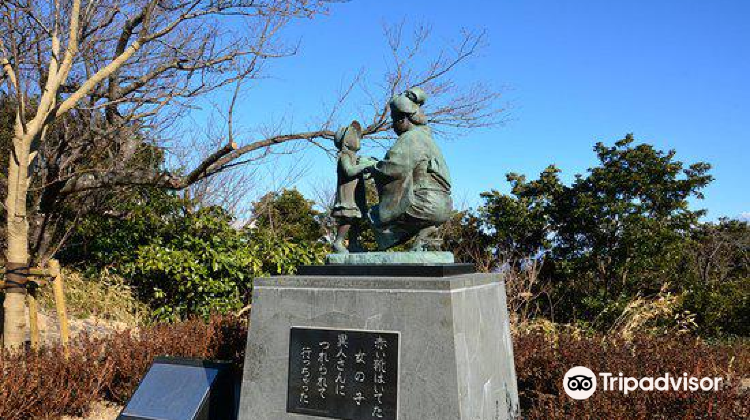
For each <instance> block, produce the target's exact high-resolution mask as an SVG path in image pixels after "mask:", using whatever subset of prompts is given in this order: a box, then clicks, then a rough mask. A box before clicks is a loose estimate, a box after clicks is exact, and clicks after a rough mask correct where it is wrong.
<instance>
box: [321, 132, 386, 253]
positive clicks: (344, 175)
mask: <svg viewBox="0 0 750 420" xmlns="http://www.w3.org/2000/svg"><path fill="white" fill-rule="evenodd" d="M361 138H362V127H361V126H360V124H359V122H357V121H353V122H352V123H351V124H350V125H349V126H347V127H341V128H340V129H339V130H338V131H337V132H336V135H335V137H334V144H335V145H336V148H337V149H338V150H339V152H338V165H337V169H336V172H337V175H338V178H337V182H336V203H335V204H334V205H333V211H332V212H331V216H332V217H333V218H334V219H336V221H337V222H338V229H337V231H336V239H335V240H334V241H333V250H334V252H336V253H338V254H346V253H348V252H349V250H352V251H355V250H358V249H359V243H358V237H359V225H360V222H361V220H362V219H363V218H364V217H365V215H366V214H367V200H366V198H365V171H366V170H367V169H368V168H370V167H371V166H374V165H375V164H376V163H377V160H375V159H372V158H368V157H362V158H360V157H359V156H357V152H358V151H359V149H360V139H361ZM352 226H354V229H353V230H352V232H351V235H349V249H347V247H345V246H344V238H346V236H347V233H349V230H350V229H351V228H352Z"/></svg>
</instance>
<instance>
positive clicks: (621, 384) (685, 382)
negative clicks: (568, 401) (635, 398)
mask: <svg viewBox="0 0 750 420" xmlns="http://www.w3.org/2000/svg"><path fill="white" fill-rule="evenodd" d="M598 376H599V377H600V379H601V383H602V390H604V391H616V392H622V393H624V394H625V395H628V393H629V392H632V391H636V390H640V391H691V392H695V391H698V390H701V391H718V390H719V386H720V384H721V381H722V379H723V378H710V377H705V378H696V377H693V376H690V377H688V376H687V373H683V374H682V376H679V375H677V376H673V375H670V374H669V373H665V374H664V375H663V376H659V377H656V378H653V377H643V378H640V379H638V378H633V377H629V376H623V375H622V372H620V373H619V374H618V375H613V374H611V373H609V372H600V373H599V375H598ZM563 388H564V389H565V393H566V394H568V396H569V397H570V398H573V399H576V400H585V399H587V398H589V397H590V396H592V395H593V394H594V392H595V391H596V390H597V375H596V374H594V372H592V371H591V369H589V368H587V367H584V366H576V367H574V368H571V369H570V370H569V371H568V372H567V373H566V374H565V377H564V378H563Z"/></svg>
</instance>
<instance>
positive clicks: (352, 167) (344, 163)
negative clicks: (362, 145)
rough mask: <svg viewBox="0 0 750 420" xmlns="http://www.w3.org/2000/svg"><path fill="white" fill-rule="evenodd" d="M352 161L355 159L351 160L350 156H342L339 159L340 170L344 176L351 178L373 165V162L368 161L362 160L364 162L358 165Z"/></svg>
mask: <svg viewBox="0 0 750 420" xmlns="http://www.w3.org/2000/svg"><path fill="white" fill-rule="evenodd" d="M354 160H355V158H353V157H352V156H351V155H345V154H342V155H341V156H340V157H339V162H340V164H341V168H342V169H343V170H344V173H345V174H346V176H349V177H352V176H355V175H359V174H360V173H362V171H364V170H365V169H367V168H369V167H371V166H374V165H375V162H374V161H372V160H369V159H364V161H363V162H362V163H359V164H358V163H355V162H354Z"/></svg>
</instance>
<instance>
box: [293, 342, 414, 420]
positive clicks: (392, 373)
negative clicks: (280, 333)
mask: <svg viewBox="0 0 750 420" xmlns="http://www.w3.org/2000/svg"><path fill="white" fill-rule="evenodd" d="M398 357H399V333H397V332H388V331H360V330H335V329H319V328H304V327H292V329H291V331H290V340H289V382H288V384H289V388H288V394H287V408H286V411H287V412H289V413H299V414H308V415H313V416H320V417H328V418H335V419H343V420H363V419H368V420H369V419H386V420H396V418H397V412H398V363H399V359H398Z"/></svg>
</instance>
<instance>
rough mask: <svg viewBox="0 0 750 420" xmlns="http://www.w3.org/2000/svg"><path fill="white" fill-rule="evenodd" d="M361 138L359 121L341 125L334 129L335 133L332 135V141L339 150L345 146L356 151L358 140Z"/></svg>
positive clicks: (358, 145) (358, 146)
mask: <svg viewBox="0 0 750 420" xmlns="http://www.w3.org/2000/svg"><path fill="white" fill-rule="evenodd" d="M361 138H362V126H361V125H359V121H352V123H351V124H349V125H348V126H346V127H341V128H339V129H338V131H336V135H335V136H334V137H333V143H334V144H335V145H336V148H337V149H339V150H341V149H343V148H346V149H348V150H351V151H354V152H356V151H358V150H359V148H360V142H359V140H360V139H361Z"/></svg>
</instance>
